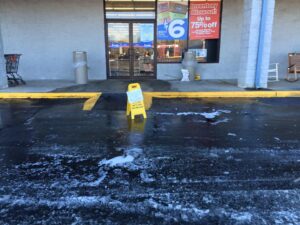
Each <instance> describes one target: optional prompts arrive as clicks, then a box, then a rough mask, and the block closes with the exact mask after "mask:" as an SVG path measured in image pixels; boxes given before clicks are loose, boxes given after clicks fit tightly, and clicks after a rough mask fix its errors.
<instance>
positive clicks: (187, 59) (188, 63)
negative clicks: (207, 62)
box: [182, 52, 197, 81]
mask: <svg viewBox="0 0 300 225" xmlns="http://www.w3.org/2000/svg"><path fill="white" fill-rule="evenodd" d="M196 66H197V60H196V56H195V54H194V53H193V52H185V53H184V59H183V60H182V67H183V69H187V70H188V71H189V79H190V81H192V80H195V73H196Z"/></svg>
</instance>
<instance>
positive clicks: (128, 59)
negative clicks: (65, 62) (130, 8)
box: [106, 20, 156, 79]
mask: <svg viewBox="0 0 300 225" xmlns="http://www.w3.org/2000/svg"><path fill="white" fill-rule="evenodd" d="M106 26H107V29H106V30H107V44H106V46H107V61H108V62H107V65H108V78H111V79H118V78H127V79H142V78H155V77H156V51H155V46H156V41H155V23H154V21H153V20H132V21H120V20H118V21H115V20H107V23H106Z"/></svg>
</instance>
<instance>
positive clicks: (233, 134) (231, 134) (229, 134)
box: [227, 133, 236, 137]
mask: <svg viewBox="0 0 300 225" xmlns="http://www.w3.org/2000/svg"><path fill="white" fill-rule="evenodd" d="M227 135H228V136H233V137H236V134H235V133H228V134H227Z"/></svg>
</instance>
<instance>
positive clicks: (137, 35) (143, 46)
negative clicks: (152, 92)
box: [132, 23, 155, 77]
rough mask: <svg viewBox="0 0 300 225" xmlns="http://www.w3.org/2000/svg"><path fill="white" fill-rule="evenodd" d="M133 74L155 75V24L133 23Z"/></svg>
mask: <svg viewBox="0 0 300 225" xmlns="http://www.w3.org/2000/svg"><path fill="white" fill-rule="evenodd" d="M132 36H133V51H134V53H135V57H134V58H133V76H134V77H139V76H140V77H154V75H155V74H154V67H155V64H154V58H155V51H154V24H153V23H133V24H132Z"/></svg>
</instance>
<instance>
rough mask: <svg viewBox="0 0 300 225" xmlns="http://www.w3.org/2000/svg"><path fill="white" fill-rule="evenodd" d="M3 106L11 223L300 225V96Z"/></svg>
mask: <svg viewBox="0 0 300 225" xmlns="http://www.w3.org/2000/svg"><path fill="white" fill-rule="evenodd" d="M125 100H126V98H125V99H124V96H118V95H112V96H103V97H102V98H101V99H100V101H99V103H98V104H97V105H96V107H95V108H94V109H93V110H92V111H90V112H87V111H82V110H81V109H82V101H79V100H78V101H77V100H59V101H58V100H57V101H54V100H52V101H50V100H45V101H28V100H24V101H1V102H0V223H1V224H6V223H7V224H163V223H165V224H185V223H186V224H188V223H195V224H300V206H299V202H300V190H299V188H300V142H299V140H300V98H278V99H259V100H258V99H202V100H201V99H200V100H186V99H185V100H183V99H179V100H154V101H153V106H152V108H151V109H150V110H149V111H148V119H147V120H142V119H137V120H135V121H131V120H128V119H127V118H126V116H125V105H126V102H125Z"/></svg>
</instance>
